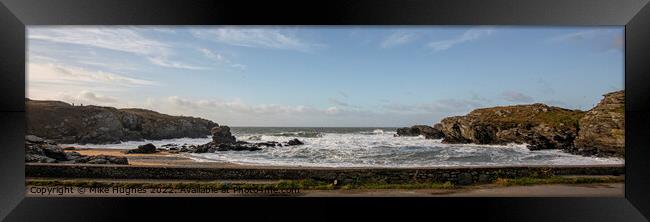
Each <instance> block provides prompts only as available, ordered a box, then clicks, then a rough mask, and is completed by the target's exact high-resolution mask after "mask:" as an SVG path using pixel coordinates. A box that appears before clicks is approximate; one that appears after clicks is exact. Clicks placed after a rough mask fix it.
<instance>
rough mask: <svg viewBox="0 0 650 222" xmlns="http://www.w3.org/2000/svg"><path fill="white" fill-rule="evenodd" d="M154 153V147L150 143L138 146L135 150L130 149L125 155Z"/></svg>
mask: <svg viewBox="0 0 650 222" xmlns="http://www.w3.org/2000/svg"><path fill="white" fill-rule="evenodd" d="M155 152H156V146H154V145H153V144H151V143H147V144H144V145H140V146H138V148H137V149H132V150H128V151H126V153H143V154H147V153H155Z"/></svg>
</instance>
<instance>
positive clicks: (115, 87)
mask: <svg viewBox="0 0 650 222" xmlns="http://www.w3.org/2000/svg"><path fill="white" fill-rule="evenodd" d="M623 39H624V38H623V27H607V26H603V27H594V26H592V27H518V26H351V27H334V26H331V27H330V26H322V27H319V26H310V27H300V26H292V27H264V26H244V27H232V26H190V27H184V26H30V27H28V58H27V59H28V64H27V78H28V80H27V92H26V93H27V97H29V98H32V99H48V100H63V101H66V102H70V103H76V104H80V103H83V104H84V105H86V104H93V105H102V106H113V107H120V108H122V107H138V108H147V109H153V110H156V111H159V112H162V113H167V114H173V115H186V116H198V117H203V118H207V119H211V120H213V121H215V122H217V123H219V124H225V125H231V126H370V127H379V126H408V125H413V124H429V125H430V124H433V123H435V122H438V121H439V120H440V119H441V118H444V117H447V116H452V115H463V114H465V113H467V112H469V111H471V110H473V109H475V108H480V107H490V106H497V105H512V104H530V103H536V102H541V103H546V104H549V105H554V106H560V107H565V108H571V109H582V110H588V109H590V108H591V107H593V106H594V105H595V104H596V103H598V101H599V100H600V99H601V98H602V96H601V95H602V94H604V93H607V92H611V91H615V90H620V89H623V80H624V74H623V73H624V65H623V62H624V58H623V45H624V43H623Z"/></svg>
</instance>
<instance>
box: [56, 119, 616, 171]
mask: <svg viewBox="0 0 650 222" xmlns="http://www.w3.org/2000/svg"><path fill="white" fill-rule="evenodd" d="M231 132H232V133H233V135H234V136H235V137H236V138H237V140H243V141H248V142H263V141H277V142H286V141H289V140H291V139H294V138H297V139H299V140H300V141H303V142H304V143H305V145H300V146H284V147H263V148H262V150H260V151H217V152H215V153H181V154H177V155H183V156H187V157H189V158H191V159H193V160H195V161H204V162H221V163H235V164H245V165H264V166H305V167H381V168H386V167H389V168H405V167H451V166H521V165H527V166H533V165H608V164H623V163H624V160H623V159H621V158H601V157H585V156H580V155H573V154H569V153H565V152H562V151H561V150H536V151H531V150H529V149H528V148H526V144H507V145H479V144H445V143H442V140H431V139H425V138H424V137H422V136H419V137H395V136H394V135H395V133H396V128H353V127H231ZM210 140H211V138H210V137H209V136H206V137H205V138H178V139H166V140H145V141H125V142H122V143H119V144H85V145H79V144H64V145H63V146H74V147H80V148H116V149H133V148H136V147H137V146H138V145H142V144H145V143H152V144H154V145H156V147H160V146H162V145H164V144H178V145H183V144H187V145H192V144H194V145H199V144H205V143H207V142H210Z"/></svg>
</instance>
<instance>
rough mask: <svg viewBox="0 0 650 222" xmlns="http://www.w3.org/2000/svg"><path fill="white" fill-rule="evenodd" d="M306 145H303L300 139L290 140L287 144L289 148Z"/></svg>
mask: <svg viewBox="0 0 650 222" xmlns="http://www.w3.org/2000/svg"><path fill="white" fill-rule="evenodd" d="M304 144H305V143H303V142H302V141H300V140H298V139H292V140H289V142H287V146H297V145H304Z"/></svg>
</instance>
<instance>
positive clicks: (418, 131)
mask: <svg viewBox="0 0 650 222" xmlns="http://www.w3.org/2000/svg"><path fill="white" fill-rule="evenodd" d="M436 126H437V127H439V128H435V127H430V126H425V125H415V126H411V127H404V128H399V129H397V134H396V136H420V135H423V136H424V138H426V139H442V138H443V137H444V136H445V134H443V133H442V130H441V128H442V125H440V124H436Z"/></svg>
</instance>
